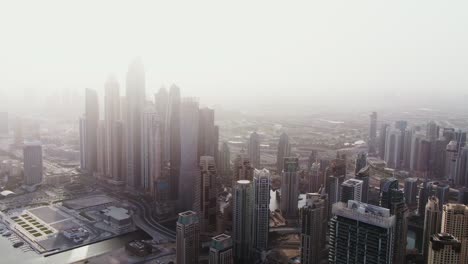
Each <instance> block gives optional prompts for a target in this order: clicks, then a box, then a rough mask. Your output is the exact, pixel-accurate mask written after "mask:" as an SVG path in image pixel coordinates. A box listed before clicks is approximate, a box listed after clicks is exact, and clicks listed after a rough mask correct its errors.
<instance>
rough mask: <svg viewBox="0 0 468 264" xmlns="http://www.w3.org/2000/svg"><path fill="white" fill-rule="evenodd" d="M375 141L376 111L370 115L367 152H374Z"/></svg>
mask: <svg viewBox="0 0 468 264" xmlns="http://www.w3.org/2000/svg"><path fill="white" fill-rule="evenodd" d="M376 143H377V112H372V114H371V115H370V125H369V152H370V153H375V151H376Z"/></svg>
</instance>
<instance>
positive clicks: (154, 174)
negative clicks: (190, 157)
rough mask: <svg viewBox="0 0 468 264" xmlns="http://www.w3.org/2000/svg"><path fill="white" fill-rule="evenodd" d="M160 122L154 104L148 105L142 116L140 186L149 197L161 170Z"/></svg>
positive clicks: (153, 195) (154, 189)
mask: <svg viewBox="0 0 468 264" xmlns="http://www.w3.org/2000/svg"><path fill="white" fill-rule="evenodd" d="M161 130H162V124H161V120H160V116H159V114H158V113H156V112H155V106H154V105H149V106H148V107H147V109H145V110H144V112H143V117H142V135H141V140H142V145H141V151H142V153H141V161H142V164H141V165H142V170H141V171H142V173H143V175H142V176H143V177H142V181H141V182H142V188H143V190H144V192H145V193H147V194H149V195H150V196H151V197H155V196H156V194H155V192H156V186H155V184H156V182H157V180H158V179H159V178H160V177H161V172H162V164H163V161H162V155H163V153H162V137H161V136H162V135H161Z"/></svg>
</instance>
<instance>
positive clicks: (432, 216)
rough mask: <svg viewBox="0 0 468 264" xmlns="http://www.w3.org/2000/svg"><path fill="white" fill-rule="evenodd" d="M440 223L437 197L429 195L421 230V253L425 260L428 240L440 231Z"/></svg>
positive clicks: (440, 212) (440, 215) (427, 251)
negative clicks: (422, 229)
mask: <svg viewBox="0 0 468 264" xmlns="http://www.w3.org/2000/svg"><path fill="white" fill-rule="evenodd" d="M441 223H442V211H441V210H440V208H439V199H437V197H435V196H431V197H430V198H429V200H428V201H427V204H426V213H425V216H424V231H423V249H422V252H423V255H424V260H425V261H426V262H427V260H428V259H427V256H428V253H429V240H430V238H431V237H432V235H434V234H438V233H439V232H440V227H441Z"/></svg>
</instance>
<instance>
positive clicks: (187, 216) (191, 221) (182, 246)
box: [176, 211, 200, 264]
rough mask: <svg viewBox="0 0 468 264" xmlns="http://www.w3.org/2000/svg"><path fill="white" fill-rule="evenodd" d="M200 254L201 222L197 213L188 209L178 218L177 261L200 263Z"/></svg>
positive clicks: (186, 263)
mask: <svg viewBox="0 0 468 264" xmlns="http://www.w3.org/2000/svg"><path fill="white" fill-rule="evenodd" d="M199 254H200V224H199V221H198V215H197V213H195V212H193V211H186V212H183V213H180V214H179V219H178V220H177V237H176V262H177V264H198V263H199V262H198V261H199V260H198V258H199Z"/></svg>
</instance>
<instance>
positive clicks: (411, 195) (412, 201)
mask: <svg viewBox="0 0 468 264" xmlns="http://www.w3.org/2000/svg"><path fill="white" fill-rule="evenodd" d="M404 193H405V201H406V204H407V205H408V206H415V205H416V204H417V203H418V201H417V199H416V197H417V196H418V178H406V179H405V191H404Z"/></svg>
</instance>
